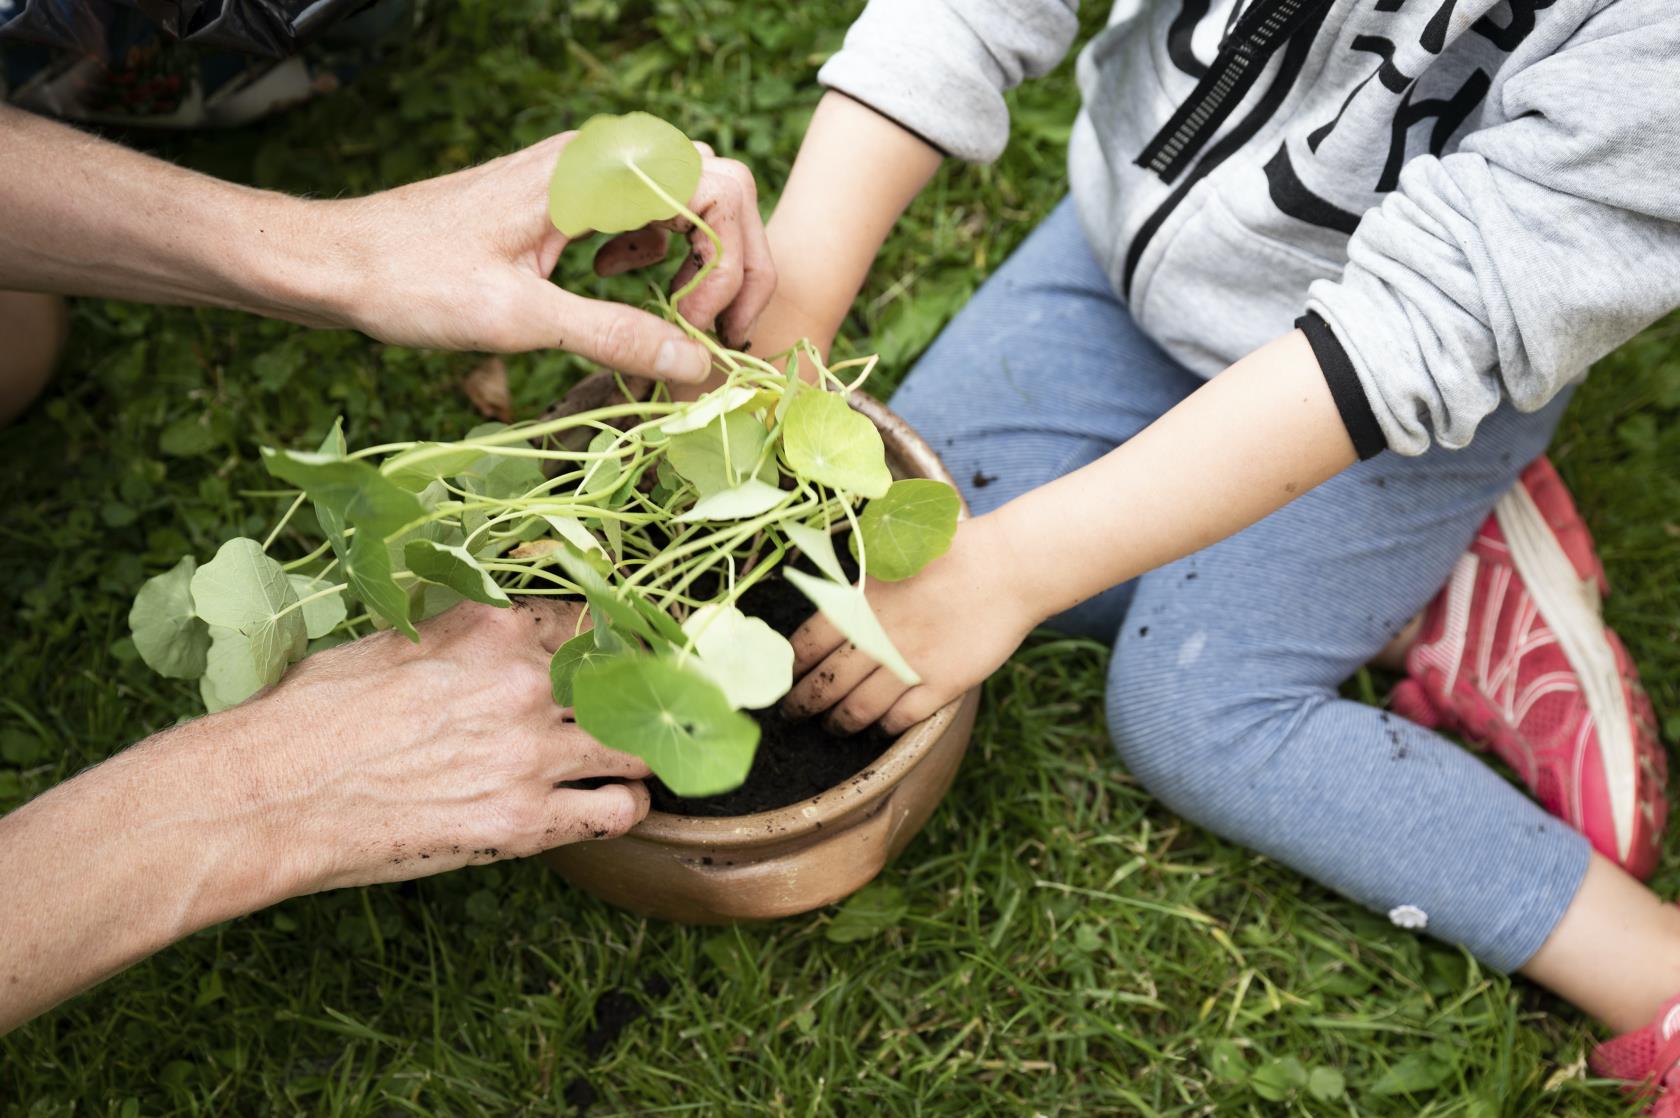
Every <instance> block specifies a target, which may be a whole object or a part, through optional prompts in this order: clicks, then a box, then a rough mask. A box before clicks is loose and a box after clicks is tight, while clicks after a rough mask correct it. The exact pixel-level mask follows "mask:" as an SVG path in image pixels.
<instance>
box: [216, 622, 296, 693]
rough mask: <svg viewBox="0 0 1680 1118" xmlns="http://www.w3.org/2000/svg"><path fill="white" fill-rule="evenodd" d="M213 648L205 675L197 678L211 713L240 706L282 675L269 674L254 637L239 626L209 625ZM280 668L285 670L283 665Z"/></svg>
mask: <svg viewBox="0 0 1680 1118" xmlns="http://www.w3.org/2000/svg"><path fill="white" fill-rule="evenodd" d="M210 638H211V639H210V652H209V654H208V655H207V656H206V657H205V668H204V678H203V679H201V680H199V681H198V693H199V697H200V698H202V699H203V700H204V709H205V710H207V711H209V712H210V713H211V714H215V713H216V712H217V711H222V710H226V709H227V708H228V707H232V706H238V705H239V704H240V703H242V702H244V701H245V700H246V699H249V698H250V697H251V696H252V695H255V694H256V693H257V692H258V691H261V690H262V689H263V688H264V687H267V686H268V685H269V684H271V683H273V682H275V680H277V679H279V678H280V673H276V674H275V675H274V678H273V679H270V678H269V671H268V669H269V667H270V666H271V665H269V664H268V663H267V662H266V661H265V660H264V658H263V655H264V654H262V653H260V652H259V651H258V649H257V647H256V645H255V643H254V642H252V640H251V639H250V638H249V637H247V636H245V634H243V633H241V632H239V631H238V630H237V629H224V628H222V627H221V626H220V625H212V626H211V627H210ZM280 670H281V672H284V671H285V667H284V665H282V666H281V669H280Z"/></svg>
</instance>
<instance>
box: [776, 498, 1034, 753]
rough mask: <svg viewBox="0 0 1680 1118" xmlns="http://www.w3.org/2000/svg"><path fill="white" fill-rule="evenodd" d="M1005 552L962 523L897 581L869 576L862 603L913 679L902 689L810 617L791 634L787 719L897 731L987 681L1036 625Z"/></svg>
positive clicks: (982, 531) (989, 532) (980, 523)
mask: <svg viewBox="0 0 1680 1118" xmlns="http://www.w3.org/2000/svg"><path fill="white" fill-rule="evenodd" d="M1010 559H1011V552H1010V550H1009V548H1008V547H1007V546H1006V545H1005V544H1004V541H1003V539H1002V537H1001V536H1000V535H999V534H998V533H996V531H995V529H994V527H993V525H992V524H991V523H990V522H989V521H988V520H987V519H986V518H984V517H982V518H980V519H977V520H965V521H964V522H963V523H962V524H961V525H960V526H959V527H958V529H957V536H956V539H955V540H953V541H952V544H951V550H950V551H948V552H946V553H945V555H943V556H942V557H940V558H939V559H936V560H935V561H934V562H932V563H930V564H928V566H927V567H926V568H924V569H923V570H922V572H921V573H920V574H918V575H916V576H915V577H914V578H910V579H906V580H905V581H903V582H877V581H875V580H874V579H870V580H869V582H868V584H867V586H866V588H865V589H866V592H867V594H868V596H869V604H870V606H871V607H872V608H873V609H874V610H875V615H876V616H877V617H879V618H880V620H881V625H882V626H883V627H884V628H885V629H886V631H887V635H888V636H890V637H891V638H892V642H893V644H894V645H895V646H896V647H897V648H898V650H899V652H901V653H902V654H903V655H904V658H905V659H906V660H908V661H909V662H910V665H911V666H912V667H913V668H915V669H916V672H917V674H919V675H920V676H921V677H922V682H921V683H920V684H917V685H915V686H909V685H906V684H905V683H903V682H902V681H900V680H899V678H898V677H897V676H895V675H894V674H893V673H892V672H890V671H888V670H887V669H885V668H882V667H880V666H878V665H877V664H876V663H875V661H874V660H872V659H870V658H869V657H868V656H866V655H865V654H864V653H862V652H859V651H858V650H857V648H855V647H854V646H853V645H852V643H851V642H850V641H848V640H846V639H845V638H844V637H842V636H841V635H840V633H839V631H838V630H836V629H835V628H834V626H833V625H831V624H830V623H829V621H828V619H827V618H825V617H823V616H822V615H821V614H818V615H816V616H814V617H812V618H811V619H810V620H809V621H807V622H805V624H804V625H802V626H800V627H799V630H798V631H797V632H795V633H794V634H793V650H794V657H795V659H794V673H795V675H798V676H801V677H802V678H800V679H799V681H798V682H797V683H795V684H794V685H793V690H792V691H790V692H789V693H788V696H787V698H786V699H784V700H783V701H782V709H783V710H784V712H786V713H787V714H788V715H789V716H791V717H795V718H804V717H808V716H810V715H814V714H819V713H821V712H822V711H825V710H826V711H829V715H828V718H827V720H826V722H827V725H828V728H829V729H830V730H831V731H833V732H835V733H842V734H850V733H855V732H857V731H858V730H861V729H863V728H864V727H865V726H868V725H870V724H871V723H873V722H876V721H879V722H880V723H881V728H882V729H884V730H886V731H887V732H888V733H891V734H897V733H901V732H903V731H904V730H906V729H908V728H909V727H910V726H913V725H915V724H916V723H917V722H920V721H921V720H922V719H924V718H926V717H928V716H929V715H931V714H932V713H933V712H934V711H936V710H938V709H939V708H940V707H942V706H944V705H945V704H946V703H948V702H950V701H951V700H952V699H954V698H956V697H957V696H958V695H961V694H962V693H963V692H965V691H967V690H968V689H969V688H971V687H973V686H975V685H976V684H978V683H980V682H981V681H982V680H984V679H985V678H986V677H987V676H989V675H991V674H992V673H993V672H994V671H996V670H997V669H998V667H999V666H1000V665H1001V664H1002V663H1003V662H1004V661H1005V660H1007V659H1008V658H1009V656H1010V654H1011V653H1013V652H1014V651H1015V649H1016V648H1017V647H1018V646H1019V645H1020V643H1021V641H1022V640H1023V639H1025V637H1026V635H1027V634H1028V633H1029V632H1031V631H1032V629H1033V627H1034V626H1035V625H1037V624H1038V622H1039V621H1040V620H1042V619H1041V618H1040V617H1038V616H1037V615H1036V612H1035V610H1034V609H1033V607H1032V604H1031V603H1030V602H1029V601H1028V598H1027V595H1026V592H1025V591H1026V586H1025V585H1024V584H1023V583H1022V582H1021V581H1020V579H1019V578H1017V577H1015V576H1014V574H1013V563H1012V562H1011V561H1010Z"/></svg>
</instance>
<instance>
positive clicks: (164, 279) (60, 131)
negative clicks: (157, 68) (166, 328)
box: [0, 105, 346, 325]
mask: <svg viewBox="0 0 1680 1118" xmlns="http://www.w3.org/2000/svg"><path fill="white" fill-rule="evenodd" d="M0 166H6V167H18V168H28V173H27V174H15V175H9V176H0V289H5V288H10V289H15V290H26V291H49V292H57V293H60V294H66V295H100V296H107V297H112V298H121V299H135V300H140V301H145V302H157V303H180V304H196V305H207V306H226V307H236V308H239V309H242V310H248V311H253V312H256V313H259V314H265V315H270V316H273V317H278V318H286V319H291V320H293V321H297V322H304V323H308V324H311V325H338V324H341V323H340V322H339V318H340V316H339V315H337V314H336V313H335V312H334V311H333V310H332V309H331V308H332V304H334V302H335V301H336V300H337V297H338V296H339V295H340V294H341V293H340V292H337V291H335V290H334V289H333V283H334V282H335V277H338V276H340V275H342V269H340V268H336V267H330V266H328V265H329V262H330V260H331V258H333V257H339V258H342V255H343V253H342V249H343V248H344V247H345V246H343V244H342V243H341V242H342V241H343V240H345V239H346V238H345V237H344V236H343V235H342V234H341V233H340V232H339V231H338V230H337V229H336V228H335V222H334V221H330V220H328V218H329V214H332V215H336V213H337V211H336V210H335V208H334V207H335V206H336V204H335V203H330V202H308V201H305V200H303V199H298V198H292V197H288V196H286V195H283V194H276V193H274V192H272V191H265V190H256V189H252V188H250V187H244V186H236V185H234V184H231V183H225V182H221V181H219V180H217V179H213V178H211V177H209V176H207V175H202V174H198V173H197V172H194V171H189V170H186V169H184V168H181V167H176V166H174V165H172V164H170V163H166V162H164V161H163V160H160V159H154V158H152V157H150V156H146V155H142V154H140V153H138V152H135V151H131V150H129V149H127V148H125V147H122V146H120V145H118V144H113V143H109V142H107V141H105V140H101V139H99V138H97V137H95V136H91V135H88V134H86V133H83V132H80V131H78V130H76V129H74V128H70V127H67V126H65V125H62V124H58V123H56V122H53V121H50V120H46V119H43V118H40V117H36V116H34V115H32V114H29V113H25V112H21V111H19V110H16V109H12V108H9V107H7V106H5V105H0Z"/></svg>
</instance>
